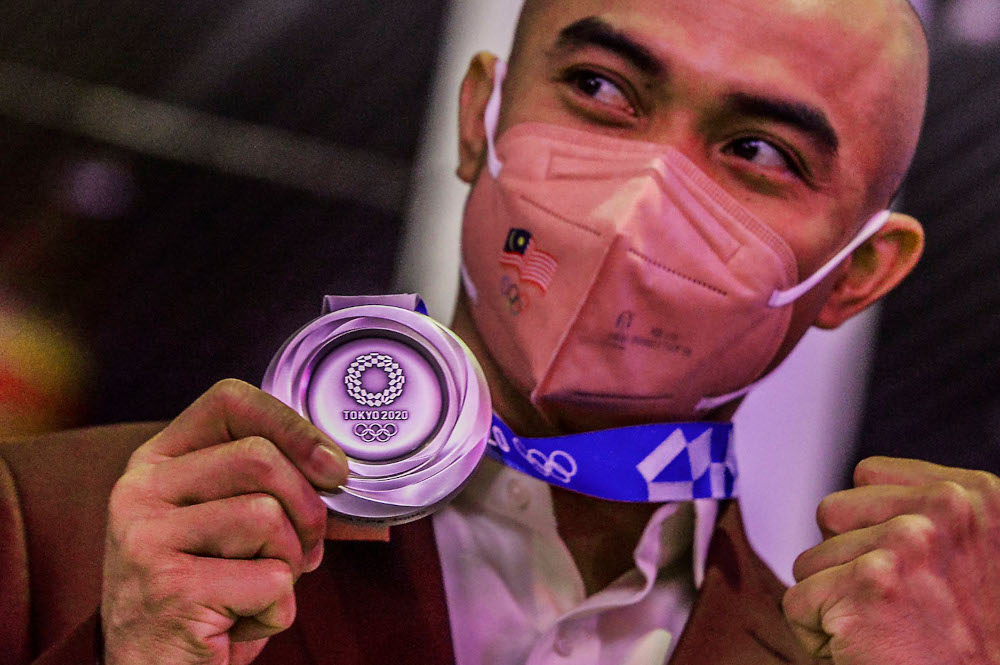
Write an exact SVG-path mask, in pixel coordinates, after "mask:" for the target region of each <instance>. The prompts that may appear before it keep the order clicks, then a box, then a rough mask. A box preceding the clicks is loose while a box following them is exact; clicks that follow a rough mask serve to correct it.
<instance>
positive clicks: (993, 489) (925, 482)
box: [783, 457, 1000, 665]
mask: <svg viewBox="0 0 1000 665" xmlns="http://www.w3.org/2000/svg"><path fill="white" fill-rule="evenodd" d="M854 482H855V485H856V487H855V488H854V489H851V490H846V491H843V492H837V493H835V494H831V495H830V496H828V497H827V498H826V499H824V500H823V502H822V503H821V504H820V506H819V511H818V517H817V519H818V522H819V525H820V528H821V530H822V531H823V535H824V538H825V540H824V542H823V543H822V544H820V545H818V546H817V547H814V548H812V549H810V550H808V551H806V552H805V553H803V554H802V555H801V556H799V558H798V560H796V562H795V567H794V575H795V579H796V580H797V581H798V584H796V585H795V586H794V587H792V588H791V589H789V590H788V592H787V593H786V595H785V598H784V603H783V605H784V610H785V615H786V616H787V618H788V620H789V622H790V623H791V624H792V627H793V629H794V630H795V632H796V634H797V635H798V637H799V639H800V640H801V641H802V642H803V644H805V646H806V648H807V649H808V650H809V651H810V652H811V653H813V654H815V655H818V656H820V657H823V658H826V659H829V660H830V661H831V662H833V663H835V664H836V665H995V664H997V663H1000V478H997V477H996V476H994V475H992V474H989V473H984V472H981V471H968V470H964V469H953V468H948V467H943V466H938V465H936V464H929V463H927V462H919V461H915V460H902V459H890V458H884V457H875V458H871V459H867V460H865V461H863V462H862V463H861V464H859V465H858V467H857V469H856V470H855V472H854Z"/></svg>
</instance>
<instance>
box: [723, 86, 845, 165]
mask: <svg viewBox="0 0 1000 665" xmlns="http://www.w3.org/2000/svg"><path fill="white" fill-rule="evenodd" d="M726 108H727V110H728V111H730V112H732V113H736V114H738V115H748V116H753V117H757V118H764V119H766V120H773V121H775V122H778V123H781V124H784V125H789V126H790V127H792V128H794V129H797V130H799V131H801V132H803V133H805V134H808V135H809V136H811V137H812V138H813V139H814V140H815V141H816V142H817V143H819V144H820V145H821V146H823V147H824V148H826V149H827V151H828V152H830V153H831V154H836V152H837V149H838V148H839V147H840V139H839V138H837V132H836V131H834V129H833V125H831V124H830V121H829V120H828V119H827V117H826V114H825V113H823V112H822V111H821V110H819V109H817V108H815V107H813V106H810V105H808V104H803V103H800V102H793V101H788V100H784V99H772V98H770V97H761V96H758V95H751V94H746V93H742V92H733V93H730V94H728V95H727V96H726Z"/></svg>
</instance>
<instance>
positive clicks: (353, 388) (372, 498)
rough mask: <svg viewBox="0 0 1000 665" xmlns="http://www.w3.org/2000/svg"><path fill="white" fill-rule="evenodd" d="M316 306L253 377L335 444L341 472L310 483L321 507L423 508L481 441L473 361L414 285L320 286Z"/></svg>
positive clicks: (401, 514) (461, 474)
mask: <svg viewBox="0 0 1000 665" xmlns="http://www.w3.org/2000/svg"><path fill="white" fill-rule="evenodd" d="M323 310H324V313H323V315H321V316H320V317H319V318H317V319H315V320H313V321H311V322H309V323H308V324H306V325H305V326H304V327H303V328H301V329H300V330H299V331H298V332H296V333H295V334H294V335H292V337H291V338H289V340H288V341H287V342H285V344H284V346H282V348H281V349H280V350H279V351H278V352H277V353H276V354H275V356H274V358H273V359H272V360H271V364H270V366H269V367H268V369H267V372H266V373H265V375H264V380H263V382H262V384H261V387H262V388H263V389H264V390H265V391H266V392H269V393H271V394H272V395H274V396H275V397H277V398H278V399H280V400H282V401H283V402H285V403H286V404H288V405H289V406H291V407H292V408H293V409H295V410H296V411H298V412H299V413H300V414H302V416H304V417H305V418H307V419H308V420H310V421H311V422H312V423H313V424H315V425H316V426H317V427H319V428H320V429H321V430H323V431H324V432H325V433H326V434H327V435H329V436H330V437H331V438H332V439H333V440H334V441H335V442H336V443H337V445H339V446H340V447H341V449H342V450H343V451H344V453H345V454H346V455H347V460H348V469H349V476H348V480H347V482H346V483H345V484H344V486H343V487H341V488H340V489H339V490H337V491H335V492H320V496H321V497H322V499H323V501H324V503H326V505H327V507H329V508H330V510H332V511H334V512H336V513H338V514H340V515H343V516H345V517H348V518H353V519H358V520H363V521H366V522H381V523H399V522H406V521H409V520H413V519H417V518H419V517H421V516H423V515H426V514H428V513H430V512H432V511H433V510H435V509H436V508H437V507H439V506H441V505H443V504H444V503H446V502H447V501H448V500H449V499H450V498H451V497H452V496H454V495H455V494H457V493H458V491H459V490H460V489H461V488H462V486H463V485H464V484H465V481H466V480H467V479H468V478H469V476H470V475H471V473H472V471H473V470H474V469H475V468H476V465H477V464H478V463H479V461H480V459H482V457H483V454H484V452H485V449H486V440H487V438H488V435H489V430H490V423H491V418H492V412H491V406H490V398H489V390H488V388H487V385H486V379H485V377H484V376H483V372H482V369H481V368H480V367H479V363H478V362H477V361H476V359H475V357H474V356H473V355H472V353H471V351H469V349H468V347H466V346H465V344H464V343H463V342H462V341H461V340H460V339H459V338H458V337H457V336H456V335H455V334H454V333H453V332H451V331H450V330H448V329H447V328H446V327H444V326H442V325H441V324H440V323H438V322H437V321H435V320H434V319H432V318H430V317H429V316H426V314H425V313H420V312H421V311H423V303H422V302H421V301H420V299H419V298H418V297H417V296H415V295H400V296H357V297H354V296H348V297H337V296H327V297H326V298H325V300H324V307H323Z"/></svg>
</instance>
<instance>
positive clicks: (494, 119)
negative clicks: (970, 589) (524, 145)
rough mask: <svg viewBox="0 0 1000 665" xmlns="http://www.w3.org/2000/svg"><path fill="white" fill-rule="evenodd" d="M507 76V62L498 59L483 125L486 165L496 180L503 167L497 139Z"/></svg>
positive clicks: (494, 67) (494, 68)
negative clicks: (496, 143)
mask: <svg viewBox="0 0 1000 665" xmlns="http://www.w3.org/2000/svg"><path fill="white" fill-rule="evenodd" d="M506 76H507V63H506V62H504V61H503V60H499V59H498V60H497V61H496V64H495V65H494V66H493V92H492V94H490V99H489V101H488V102H487V103H486V110H485V112H484V113H483V125H484V126H485V128H486V165H487V167H488V168H489V170H490V175H491V176H493V179H494V180H496V179H497V177H498V176H499V175H500V169H502V168H503V162H501V161H500V158H499V157H497V149H496V145H495V144H494V141H495V140H496V134H497V125H499V124H500V91H501V88H503V80H504V78H505V77H506Z"/></svg>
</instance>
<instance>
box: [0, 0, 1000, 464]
mask: <svg viewBox="0 0 1000 665" xmlns="http://www.w3.org/2000/svg"><path fill="white" fill-rule="evenodd" d="M459 1H460V0H455V2H456V3H458V2H459ZM468 1H469V2H474V1H476V0H468ZM449 6H450V3H449V2H447V1H446V0H385V1H383V2H377V3H375V2H371V1H370V0H339V1H338V2H335V3H306V2H303V1H302V0H285V1H282V2H277V1H275V0H268V1H266V2H265V1H263V0H218V1H216V2H203V1H196V0H179V1H178V2H173V3H152V4H151V3H146V4H141V3H140V4H137V3H131V2H123V1H122V0H90V1H78V2H70V1H67V0H48V1H47V2H37V1H36V2H28V1H22V2H10V1H2V2H0V353H2V356H0V358H2V361H0V423H2V422H3V421H4V419H6V425H7V429H15V428H20V429H22V430H24V431H26V430H28V429H31V428H35V429H37V428H43V427H55V426H65V425H76V424H90V423H101V422H112V421H120V420H136V419H163V418H168V417H171V416H172V415H175V414H176V413H177V412H178V411H179V410H180V409H182V408H183V407H184V406H185V405H186V404H188V403H189V402H190V401H191V400H192V399H193V398H194V397H196V396H197V395H198V394H200V393H201V392H202V391H204V389H205V388H207V387H208V386H209V385H210V384H211V383H212V382H214V381H215V380H217V379H220V378H222V377H226V376H236V377H239V378H243V379H246V380H248V381H251V382H257V381H259V379H260V377H261V375H262V374H263V371H264V369H265V367H266V364H267V362H268V360H269V358H270V356H271V354H272V353H273V352H274V350H275V349H277V347H278V346H279V345H280V344H281V342H282V341H283V340H284V339H285V338H286V337H287V336H288V335H289V334H290V333H291V332H292V331H294V330H295V329H296V328H297V327H298V326H299V325H301V324H302V323H304V322H305V321H307V320H308V319H309V318H311V317H313V316H314V315H315V314H316V313H317V312H318V308H319V303H320V298H321V296H322V295H324V294H326V293H365V292H373V293H374V292H385V291H388V290H389V289H390V288H391V287H392V273H393V269H394V266H395V265H396V260H397V257H398V252H399V247H400V238H401V234H402V231H403V226H404V219H405V217H406V211H407V207H408V202H409V197H410V182H411V177H412V175H413V173H412V167H413V165H414V162H415V158H416V155H417V150H418V145H419V140H420V136H421V131H422V128H423V126H424V121H425V117H424V115H425V109H426V108H427V100H428V97H429V93H430V90H431V86H432V84H433V77H434V72H435V63H436V61H437V58H438V51H439V49H440V47H441V44H442V31H443V26H444V25H445V22H446V18H447V15H448V10H449ZM921 6H922V9H924V10H925V11H927V12H928V15H931V16H933V20H932V21H930V28H929V31H930V33H931V38H932V41H933V50H934V57H933V60H934V62H933V83H932V87H931V101H930V109H929V114H928V121H927V129H926V132H925V135H924V138H923V141H922V144H921V148H920V154H919V156H918V159H917V163H916V165H915V167H914V170H913V173H912V175H911V178H910V180H909V184H908V186H907V188H906V191H905V195H904V200H903V205H902V208H903V209H905V210H906V211H907V212H911V213H912V214H914V215H915V216H916V217H918V218H919V219H921V220H922V221H923V222H924V223H925V225H926V228H927V236H928V251H927V254H926V256H925V259H924V262H923V265H922V266H921V267H920V269H919V270H918V272H917V274H916V275H915V276H913V277H912V278H910V279H909V280H908V281H907V282H906V283H905V284H904V285H903V287H902V288H901V289H900V290H899V291H897V292H896V293H895V294H893V295H892V296H890V298H889V299H888V300H887V301H886V303H885V305H884V307H883V310H882V316H881V324H880V329H879V333H878V348H877V350H876V353H875V356H874V360H873V365H872V372H871V376H870V390H869V402H868V408H867V409H866V411H865V416H864V420H863V423H862V426H861V433H860V437H859V442H858V451H857V457H858V458H861V457H864V456H867V455H869V454H874V453H883V454H892V455H906V456H915V457H923V458H927V459H935V460H938V461H942V462H945V463H949V464H963V465H967V466H973V467H978V468H986V469H991V470H993V471H995V472H1000V454H998V452H997V451H998V445H1000V438H998V437H1000V435H998V431H1000V269H998V267H997V264H998V261H1000V223H998V220H1000V47H998V33H1000V0H940V1H937V2H934V1H932V0H928V1H927V2H923V3H921ZM468 55H471V53H470V54H467V55H466V57H467V56H468ZM4 404H6V405H7V406H6V411H5V410H4V409H5V407H4ZM32 409H34V410H35V411H38V412H39V413H41V414H42V416H40V417H39V419H37V422H34V421H33V422H29V420H30V419H26V417H25V416H24V414H28V413H32ZM46 414H47V415H46ZM17 419H21V420H23V422H15V421H16V420H17ZM3 429H4V427H3V426H0V431H2V430H3Z"/></svg>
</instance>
